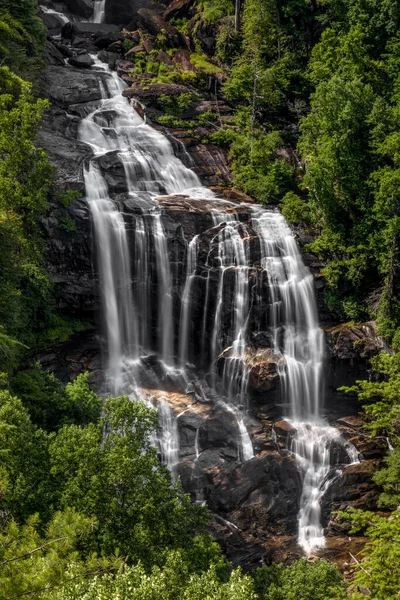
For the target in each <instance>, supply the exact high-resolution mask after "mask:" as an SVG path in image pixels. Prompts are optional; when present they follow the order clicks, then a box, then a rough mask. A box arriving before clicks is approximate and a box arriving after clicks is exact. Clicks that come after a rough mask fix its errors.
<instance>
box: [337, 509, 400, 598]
mask: <svg viewBox="0 0 400 600" xmlns="http://www.w3.org/2000/svg"><path fill="white" fill-rule="evenodd" d="M340 515H341V516H342V517H343V518H344V519H345V520H348V521H350V522H351V523H352V525H353V527H352V529H351V530H350V533H351V534H353V533H359V532H362V533H363V534H364V535H366V536H367V537H368V538H369V541H368V542H367V544H366V546H365V548H364V550H363V552H362V556H363V561H362V563H361V564H360V566H359V567H357V568H356V571H355V576H354V581H353V584H355V585H352V587H351V589H352V590H353V591H352V593H351V594H350V598H351V599H352V600H362V599H363V598H365V594H364V593H363V590H364V591H367V593H368V595H369V596H370V597H371V598H373V599H374V600H396V599H397V598H398V597H399V589H400V570H399V561H400V511H399V510H396V511H394V512H393V513H392V514H391V516H390V517H389V518H386V517H382V516H378V515H376V514H374V513H372V512H369V511H362V510H355V509H349V511H348V512H347V513H340ZM360 588H361V589H360Z"/></svg>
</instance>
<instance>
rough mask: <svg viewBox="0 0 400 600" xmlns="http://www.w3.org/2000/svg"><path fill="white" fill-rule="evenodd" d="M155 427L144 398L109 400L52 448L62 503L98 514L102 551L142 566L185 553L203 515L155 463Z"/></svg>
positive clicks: (68, 428)
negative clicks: (172, 552) (96, 417)
mask: <svg viewBox="0 0 400 600" xmlns="http://www.w3.org/2000/svg"><path fill="white" fill-rule="evenodd" d="M156 425H157V416H156V413H155V411H151V410H149V409H148V408H146V407H145V406H144V405H143V404H142V403H139V402H131V401H130V400H129V399H128V398H126V397H120V398H116V399H111V398H109V399H108V400H107V401H106V403H105V407H104V417H103V418H102V419H100V421H99V423H90V424H89V425H87V426H86V427H83V428H82V427H79V426H77V425H69V426H64V427H63V428H62V429H61V430H60V431H59V433H58V435H57V437H56V438H54V439H53V440H52V442H51V445H50V459H51V473H52V476H53V477H54V478H55V480H56V482H57V488H58V490H59V503H60V507H61V508H62V509H65V508H67V507H73V508H75V509H76V510H77V511H78V512H80V513H82V514H83V515H87V516H92V515H96V517H97V519H98V520H99V530H98V533H97V538H96V539H97V544H98V546H99V547H100V548H101V549H102V551H103V552H106V553H110V552H113V551H114V550H115V549H116V548H118V549H119V551H120V552H121V553H122V554H123V555H124V556H129V557H130V559H131V560H141V561H142V562H143V564H145V565H147V566H150V565H153V564H162V563H163V561H164V559H165V556H166V553H167V552H168V550H169V549H171V548H175V547H179V548H182V549H183V550H184V551H187V552H190V549H191V547H192V540H193V537H194V536H195V535H196V533H201V531H202V528H203V525H204V523H205V519H206V518H207V514H206V512H204V510H203V509H202V508H201V507H198V506H193V505H191V503H190V500H189V498H188V497H187V496H186V495H184V494H183V492H182V490H181V489H180V487H179V486H172V485H171V479H170V474H169V472H168V471H167V470H166V469H165V467H163V466H161V465H160V463H159V461H158V459H157V453H156V450H155V448H153V447H152V443H151V436H150V434H151V432H152V430H153V429H154V428H155V427H156Z"/></svg>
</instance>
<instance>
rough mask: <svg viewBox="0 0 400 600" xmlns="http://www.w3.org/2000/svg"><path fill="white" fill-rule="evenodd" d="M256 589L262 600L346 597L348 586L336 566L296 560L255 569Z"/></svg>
mask: <svg viewBox="0 0 400 600" xmlns="http://www.w3.org/2000/svg"><path fill="white" fill-rule="evenodd" d="M255 588H256V592H257V594H258V597H259V598H260V599H261V600H297V598H303V599H304V600H326V599H327V598H337V599H338V600H339V599H342V600H345V598H346V594H345V585H344V582H343V580H342V578H341V576H340V575H339V572H338V570H337V568H336V566H335V565H333V564H331V563H329V562H328V561H325V560H315V561H313V562H311V563H310V562H308V561H307V560H306V559H305V558H302V559H300V560H297V561H296V562H294V563H293V564H292V565H291V566H290V567H287V568H286V569H284V568H283V567H282V565H279V566H278V565H271V566H269V567H266V566H263V567H261V568H260V569H258V570H257V571H256V574H255Z"/></svg>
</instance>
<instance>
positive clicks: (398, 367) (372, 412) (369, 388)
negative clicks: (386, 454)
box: [340, 353, 400, 444]
mask: <svg viewBox="0 0 400 600" xmlns="http://www.w3.org/2000/svg"><path fill="white" fill-rule="evenodd" d="M371 367H372V369H373V370H374V371H376V372H377V373H379V374H380V375H381V379H380V380H378V381H376V380H375V381H369V380H361V381H357V382H356V384H355V385H354V386H352V387H343V388H340V389H341V390H342V391H345V392H348V393H356V394H357V396H358V399H359V400H360V401H361V402H362V403H363V405H364V410H365V412H366V413H367V415H369V416H370V417H371V419H372V420H371V422H370V423H369V425H368V427H369V429H370V431H371V433H372V435H377V434H378V433H384V434H385V435H387V436H389V437H390V438H391V439H392V442H393V443H394V444H395V443H396V442H397V441H398V440H399V439H400V396H399V389H400V355H399V354H395V355H392V354H384V353H382V354H379V355H378V356H375V357H373V358H372V359H371ZM382 376H383V377H382Z"/></svg>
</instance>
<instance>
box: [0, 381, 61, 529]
mask: <svg viewBox="0 0 400 600" xmlns="http://www.w3.org/2000/svg"><path fill="white" fill-rule="evenodd" d="M0 461H1V465H2V480H3V486H2V487H3V490H2V494H1V499H2V504H3V510H4V509H6V510H7V511H10V512H11V514H12V515H13V516H14V518H16V519H17V520H18V521H20V522H23V521H24V520H25V519H28V517H29V516H30V515H32V514H34V513H36V512H42V513H45V514H46V516H49V507H50V504H51V500H52V487H51V483H50V474H49V469H48V464H49V454H48V437H47V436H46V434H45V433H44V432H43V431H42V430H40V429H37V427H35V425H34V424H33V423H32V421H31V419H30V417H29V413H28V410H27V409H26V408H25V407H24V406H23V404H22V402H21V401H20V400H19V399H18V398H16V397H15V396H12V395H11V394H10V392H9V391H7V390H0Z"/></svg>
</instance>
